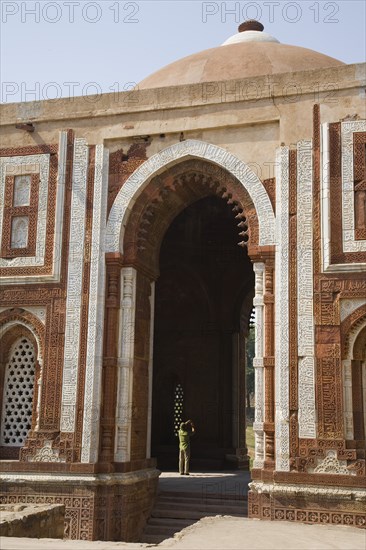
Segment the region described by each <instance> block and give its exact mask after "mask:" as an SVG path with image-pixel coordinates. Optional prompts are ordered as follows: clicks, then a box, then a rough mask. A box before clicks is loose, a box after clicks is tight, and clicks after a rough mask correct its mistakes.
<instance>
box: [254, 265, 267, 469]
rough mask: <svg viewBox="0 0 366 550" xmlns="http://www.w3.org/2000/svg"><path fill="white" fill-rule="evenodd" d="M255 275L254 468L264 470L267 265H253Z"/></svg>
mask: <svg viewBox="0 0 366 550" xmlns="http://www.w3.org/2000/svg"><path fill="white" fill-rule="evenodd" d="M253 269H254V273H255V296H254V299H253V306H254V308H255V343H254V346H255V353H254V359H253V366H254V374H255V416H254V424H253V429H254V436H255V457H254V463H253V466H254V468H262V467H263V464H264V431H263V423H264V368H263V367H264V364H263V356H264V300H263V294H264V288H265V285H264V273H265V265H264V263H262V262H256V263H254V265H253Z"/></svg>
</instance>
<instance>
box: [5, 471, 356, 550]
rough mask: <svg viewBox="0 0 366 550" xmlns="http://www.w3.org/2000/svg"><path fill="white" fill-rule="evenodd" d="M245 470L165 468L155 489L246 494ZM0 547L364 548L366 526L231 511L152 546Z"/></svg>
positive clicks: (46, 543)
mask: <svg viewBox="0 0 366 550" xmlns="http://www.w3.org/2000/svg"><path fill="white" fill-rule="evenodd" d="M248 480H249V474H248V473H246V472H219V473H214V472H212V473H204V474H203V473H192V474H191V475H190V476H189V477H188V476H179V475H178V474H176V473H164V474H162V476H161V478H160V481H159V489H160V490H169V491H187V492H196V491H197V492H202V494H203V495H205V494H209V493H212V494H213V493H215V494H217V493H221V494H223V495H224V494H238V495H239V494H240V495H241V494H245V492H246V490H247V484H248ZM0 548H1V550H24V549H26V550H138V549H141V548H157V549H158V550H164V549H165V550H224V549H225V550H365V549H366V531H365V530H361V529H356V528H353V527H340V526H326V525H303V524H299V523H288V522H270V521H258V520H251V519H242V518H236V517H231V516H216V517H207V518H204V519H202V520H200V521H198V522H197V523H195V524H194V525H192V526H190V527H187V528H186V529H184V530H183V531H181V532H180V533H179V534H177V535H176V536H175V538H174V539H167V540H165V541H164V542H162V543H161V544H159V545H157V546H155V545H152V544H133V543H124V542H100V541H97V542H85V541H63V540H54V539H53V540H51V539H24V538H21V539H17V538H6V537H2V538H0Z"/></svg>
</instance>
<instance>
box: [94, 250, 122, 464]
mask: <svg viewBox="0 0 366 550" xmlns="http://www.w3.org/2000/svg"><path fill="white" fill-rule="evenodd" d="M121 264H122V257H121V255H120V254H118V253H114V252H112V253H109V254H106V269H107V277H106V280H107V289H106V311H105V321H104V350H103V375H102V376H103V381H102V388H103V400H102V403H103V404H102V414H101V440H100V456H99V461H100V462H103V463H108V462H113V461H114V431H115V413H116V394H117V391H116V389H117V354H118V352H117V342H118V335H117V328H118V315H119V308H120V274H121Z"/></svg>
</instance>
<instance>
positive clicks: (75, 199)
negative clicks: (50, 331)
mask: <svg viewBox="0 0 366 550" xmlns="http://www.w3.org/2000/svg"><path fill="white" fill-rule="evenodd" d="M87 167H88V147H87V144H86V141H85V139H83V138H77V139H75V148H74V159H73V186H72V198H71V225H70V237H69V256H68V275H67V297H66V324H65V346H64V368H63V377H62V400H61V419H60V429H61V431H62V432H68V433H70V432H73V431H74V430H75V419H76V401H77V374H78V366H79V353H80V336H81V335H80V322H81V307H82V279H83V277H82V275H83V263H84V253H85V250H84V245H85V224H86V193H87Z"/></svg>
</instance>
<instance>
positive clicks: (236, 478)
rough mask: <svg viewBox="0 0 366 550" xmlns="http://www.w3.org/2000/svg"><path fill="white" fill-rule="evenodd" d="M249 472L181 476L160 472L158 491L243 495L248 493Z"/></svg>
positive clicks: (194, 473) (192, 473)
mask: <svg viewBox="0 0 366 550" xmlns="http://www.w3.org/2000/svg"><path fill="white" fill-rule="evenodd" d="M249 482H250V472H244V471H240V470H236V471H229V472H224V471H222V472H204V473H203V472H191V474H190V475H189V476H181V475H179V474H178V473H177V472H162V473H161V475H160V478H159V491H177V492H180V491H182V492H187V493H201V494H202V496H204V495H207V496H208V495H210V494H217V495H222V497H224V496H225V495H228V494H230V495H236V496H237V497H239V496H244V495H247V493H248V483H249Z"/></svg>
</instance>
